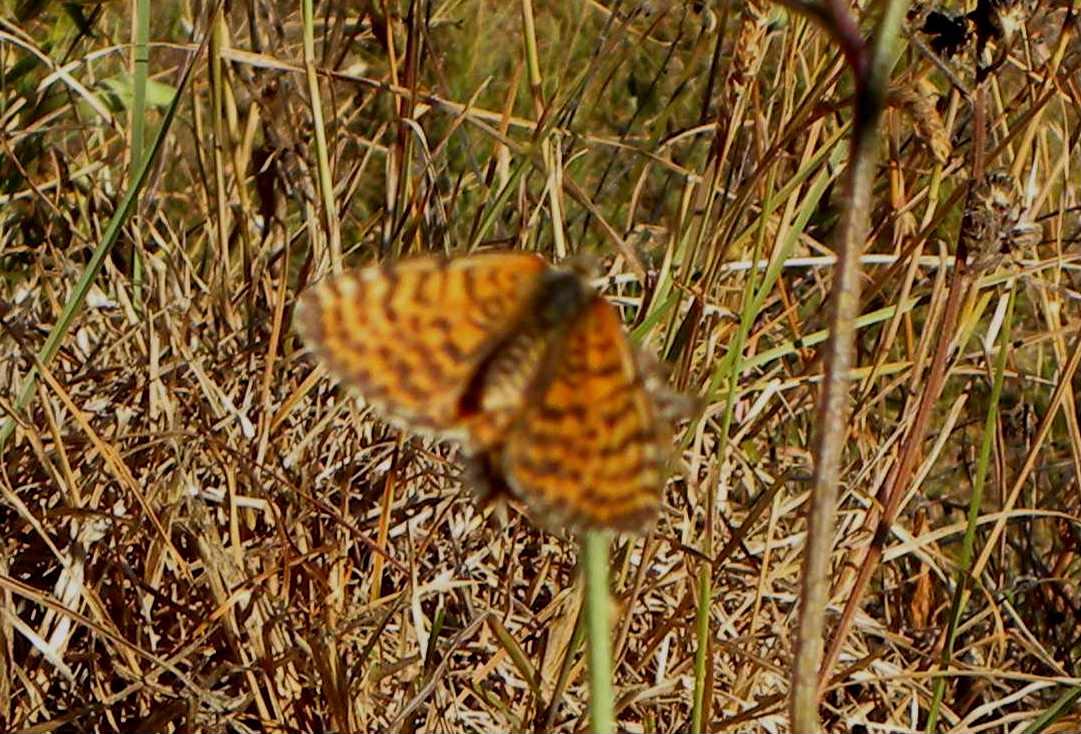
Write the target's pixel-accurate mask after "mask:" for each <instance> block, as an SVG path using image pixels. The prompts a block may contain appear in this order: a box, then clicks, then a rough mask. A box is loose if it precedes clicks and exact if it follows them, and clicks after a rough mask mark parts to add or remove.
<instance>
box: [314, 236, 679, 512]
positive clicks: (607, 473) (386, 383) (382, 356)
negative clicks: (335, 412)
mask: <svg viewBox="0 0 1081 734" xmlns="http://www.w3.org/2000/svg"><path fill="white" fill-rule="evenodd" d="M295 323H296V327H297V330H298V332H299V334H300V335H301V337H302V338H303V340H304V342H305V343H306V344H307V345H308V346H309V347H311V349H312V351H314V352H315V354H316V355H317V356H318V358H319V359H320V360H322V361H323V362H324V363H325V364H326V365H327V366H328V367H329V369H330V371H331V372H332V373H334V374H335V375H336V376H337V377H338V378H339V379H340V380H342V381H343V382H344V383H346V384H348V385H351V386H353V387H354V388H356V390H357V391H358V392H359V394H360V396H361V397H362V398H363V399H364V401H365V402H366V403H367V404H369V405H371V406H372V407H373V408H374V409H375V411H376V412H377V413H378V414H379V415H380V416H381V417H382V418H383V419H384V420H386V421H387V422H389V423H391V424H393V425H396V426H398V427H401V428H404V429H407V430H409V431H412V432H415V433H419V434H422V435H427V436H431V437H435V438H440V439H450V440H454V441H457V442H459V443H460V444H461V445H462V447H463V449H464V451H465V453H466V454H467V455H468V456H469V461H470V464H471V467H472V469H473V472H472V473H473V476H474V477H475V478H477V479H478V480H482V481H483V482H484V483H486V484H487V485H488V488H489V489H490V490H491V491H492V492H494V493H497V494H498V493H502V492H504V491H509V492H510V493H511V494H513V495H514V496H516V497H518V498H519V499H520V500H522V501H523V502H524V503H525V505H526V506H527V508H529V509H530V510H531V514H532V515H533V517H534V520H535V521H537V522H539V524H540V525H542V526H544V527H547V528H549V529H560V528H562V527H567V526H569V527H572V528H579V529H580V528H589V527H607V528H615V529H619V530H628V531H640V530H642V529H643V527H644V526H646V525H648V524H649V523H650V522H651V521H652V519H653V517H654V516H655V515H656V512H657V509H658V506H659V504H660V498H661V489H662V487H663V484H664V479H665V476H664V464H665V462H666V459H667V455H668V451H667V450H666V449H667V447H668V446H670V445H671V442H670V441H669V440H668V437H667V435H666V432H665V431H664V430H663V429H662V428H661V423H662V421H659V420H658V418H657V409H656V405H655V400H654V397H653V394H652V393H651V391H650V390H649V389H647V385H646V378H647V375H646V373H645V371H644V370H643V367H642V359H641V358H640V356H639V355H638V354H637V352H636V351H635V349H634V348H633V347H632V345H631V343H630V342H629V341H628V339H627V336H626V334H625V333H624V331H623V326H622V322H621V320H620V317H619V313H618V312H617V310H616V309H615V307H614V306H613V305H612V304H610V303H609V302H608V301H607V300H605V298H604V297H603V296H601V295H600V294H599V293H597V292H596V291H595V290H594V289H593V288H592V287H591V286H590V284H589V282H588V280H587V279H586V277H585V274H584V273H583V272H581V270H580V269H578V270H576V269H573V268H572V269H564V268H553V267H550V266H549V265H548V263H547V262H546V261H545V260H544V259H543V258H542V257H540V256H538V255H534V254H529V253H517V252H486V253H481V254H472V255H465V256H459V257H455V258H450V259H447V258H443V257H437V256H422V257H414V258H408V259H404V260H400V261H398V262H394V263H384V264H382V265H376V266H371V267H368V268H364V269H360V270H354V271H350V272H346V273H343V274H341V275H336V276H332V277H330V278H327V279H325V280H323V281H322V282H320V283H317V284H316V285H315V286H313V287H311V288H309V289H308V290H307V291H306V292H305V293H303V294H302V295H301V297H300V298H299V299H298V303H297V308H296V315H295Z"/></svg>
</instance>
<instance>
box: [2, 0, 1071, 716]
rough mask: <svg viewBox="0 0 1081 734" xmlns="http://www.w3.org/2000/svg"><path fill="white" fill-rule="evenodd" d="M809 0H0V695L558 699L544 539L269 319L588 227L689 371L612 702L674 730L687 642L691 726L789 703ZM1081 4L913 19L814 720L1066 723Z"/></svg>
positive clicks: (570, 549) (875, 228) (834, 125)
mask: <svg viewBox="0 0 1081 734" xmlns="http://www.w3.org/2000/svg"><path fill="white" fill-rule="evenodd" d="M797 4H798V3H782V4H774V3H767V2H757V1H756V2H747V3H726V2H717V3H712V4H710V3H677V2H670V3H665V2H650V3H634V2H632V3H596V2H567V3H563V2H553V3H530V2H528V1H527V2H522V3H493V2H488V1H487V0H464V1H463V2H434V1H433V2H427V3H419V2H417V3H412V2H401V3H396V4H385V3H359V4H357V3H337V2H325V3H322V4H320V5H318V6H317V7H316V8H315V13H314V15H312V16H311V17H309V18H305V17H304V16H303V15H302V14H301V13H300V12H299V11H297V9H296V8H295V7H294V6H293V5H291V4H280V3H278V4H272V3H243V2H237V3H233V4H232V7H231V8H230V9H229V12H228V13H227V14H225V15H223V16H221V17H220V18H218V20H216V21H215V20H214V18H215V16H214V15H213V13H214V11H215V8H216V6H214V5H211V6H207V5H205V4H202V3H194V4H190V5H189V4H176V5H175V6H174V5H172V4H162V5H160V6H159V5H155V6H154V12H153V14H152V15H150V16H149V29H148V30H149V33H148V37H149V39H150V40H151V42H152V43H151V45H150V47H149V49H145V48H142V47H141V46H140V45H139V38H140V30H139V29H140V27H141V26H140V23H139V22H138V19H139V18H140V17H142V16H143V14H146V13H148V11H149V3H145V4H144V3H134V4H129V3H105V4H100V5H91V4H83V3H71V4H61V3H39V2H33V0H25V1H19V2H8V3H6V4H5V7H4V9H3V11H2V14H0V119H2V120H3V132H2V134H0V187H2V189H0V218H2V219H0V221H2V222H3V224H2V227H0V233H2V234H0V267H2V270H0V272H2V274H3V276H4V280H3V290H2V293H0V303H2V306H0V316H2V330H0V349H2V354H3V358H2V359H0V386H2V388H3V389H2V391H0V408H2V413H3V415H2V416H0V420H2V421H3V424H2V425H3V429H2V432H0V440H2V441H3V445H2V448H0V450H2V457H3V460H2V462H0V527H2V528H3V543H2V545H0V728H2V729H4V730H33V731H52V730H74V731H112V730H125V731H211V730H213V731H224V730H231V731H232V730H236V731H264V730H266V731H295V730H318V731H324V730H337V731H555V730H559V731H571V730H582V729H584V728H585V727H586V726H587V723H586V722H587V714H588V712H587V700H588V689H587V680H586V676H585V665H586V656H585V654H584V646H583V639H582V638H583V634H582V631H581V626H580V624H579V612H580V610H581V606H582V589H581V585H580V583H579V582H578V580H577V578H578V577H577V568H576V563H577V549H576V546H575V544H574V543H572V542H570V541H568V540H564V539H561V538H557V537H554V536H552V535H549V534H544V533H540V532H538V531H536V530H534V529H533V528H532V526H531V525H530V524H529V523H528V522H527V521H526V520H525V518H523V517H522V516H521V515H519V514H518V513H517V512H512V513H511V515H510V522H509V523H508V524H506V525H503V526H501V525H499V524H498V523H496V522H494V521H493V519H492V518H491V517H489V516H486V515H485V514H484V513H482V512H481V511H480V510H479V509H478V508H477V506H476V505H475V504H474V503H473V502H472V500H471V498H470V494H469V490H468V488H463V487H462V486H461V484H460V482H459V481H458V480H457V474H458V469H457V464H456V462H455V458H456V457H455V451H454V449H453V447H451V446H447V445H443V444H432V443H429V442H424V441H421V440H419V439H415V438H411V437H410V436H407V435H402V434H400V433H398V432H397V431H394V430H392V429H389V428H387V427H386V426H385V425H383V424H381V423H379V422H378V421H376V420H374V419H373V418H372V416H371V415H369V414H368V412H366V411H365V410H364V409H363V407H362V406H359V405H357V404H356V403H355V402H354V401H352V400H351V399H350V398H349V396H348V393H347V392H346V391H344V390H341V389H339V388H336V387H335V386H334V385H333V384H332V383H331V382H329V381H328V380H327V379H326V378H325V377H324V376H323V375H322V374H321V372H320V371H318V370H315V369H313V364H312V363H311V361H310V360H308V359H306V358H305V357H304V355H303V354H302V352H301V349H300V346H301V345H300V344H299V343H298V341H297V339H296V337H295V336H294V334H293V332H292V331H291V328H290V324H291V317H292V309H293V304H294V299H295V297H296V295H297V293H298V292H299V291H300V290H302V289H303V288H304V287H305V286H306V285H307V284H309V283H311V282H313V281H314V280H316V279H318V278H319V277H322V276H323V275H324V274H325V273H326V272H328V271H329V270H331V269H332V268H334V267H336V266H337V265H338V264H339V263H345V264H347V265H352V264H361V263H368V262H371V261H374V260H376V259H379V258H383V257H393V256H397V255H401V254H405V253H415V252H421V251H448V252H462V251H466V250H470V249H475V248H478V247H481V248H497V247H498V248H524V249H534V250H538V251H541V252H543V253H545V254H546V255H547V256H548V257H550V258H551V259H553V260H560V259H562V258H563V257H565V256H567V255H569V254H572V253H575V252H579V251H586V252H592V253H595V254H597V255H599V256H600V257H601V258H602V261H603V263H604V266H605V279H604V288H605V292H606V294H607V295H608V296H610V297H611V299H612V300H613V301H614V302H615V303H617V304H619V305H620V306H621V307H622V308H623V313H624V317H625V320H626V322H627V324H628V326H629V329H630V331H631V333H632V334H633V336H634V337H635V339H636V340H638V341H639V342H640V343H641V344H642V345H643V347H644V348H645V349H647V350H648V351H650V352H652V353H654V354H657V355H658V357H659V358H660V360H662V361H663V362H664V363H665V364H666V367H667V370H668V371H669V374H670V381H671V382H672V384H673V385H675V386H677V387H678V388H679V389H681V390H683V391H685V392H686V393H688V394H691V395H694V396H696V397H698V398H699V400H700V401H701V406H702V417H701V420H697V421H694V422H692V423H691V424H690V425H687V426H685V427H684V430H683V431H681V433H680V434H679V435H678V436H677V440H679V441H680V442H681V443H680V446H681V448H682V461H681V462H680V465H679V466H678V467H677V469H676V471H675V472H674V473H673V476H672V478H671V481H670V482H669V485H668V487H667V490H666V494H665V509H664V511H663V513H662V517H661V518H660V520H659V522H658V523H657V526H656V528H655V529H654V532H653V533H651V534H650V535H648V536H644V537H624V538H621V539H620V540H619V541H618V542H617V543H615V544H614V546H613V549H612V562H613V569H612V586H613V594H614V604H615V607H616V611H617V613H616V615H615V618H616V628H615V630H614V661H613V662H614V670H615V676H616V681H615V683H616V706H615V708H616V716H617V719H618V721H619V722H620V726H621V727H622V728H624V729H626V730H628V731H685V730H688V729H689V727H690V724H689V722H690V721H691V720H692V708H693V691H694V690H695V688H696V685H697V686H698V688H699V689H700V690H702V691H703V692H704V696H703V703H702V710H701V711H700V716H701V717H702V721H703V722H704V726H703V728H704V729H707V730H710V731H717V730H736V729H738V730H751V731H777V730H784V729H785V728H786V726H787V709H786V696H787V695H788V691H789V677H790V669H791V665H792V653H793V646H794V620H795V610H796V605H797V600H798V596H799V593H800V568H801V566H800V564H801V557H802V550H803V547H804V538H805V534H806V522H805V511H806V505H807V502H808V497H809V487H810V484H809V482H808V478H809V476H810V470H811V465H812V459H811V455H810V452H809V447H810V446H811V438H812V435H813V433H814V431H815V430H816V428H817V427H816V426H815V425H814V420H813V416H814V405H815V399H816V395H817V385H818V383H819V381H820V379H821V375H822V363H821V349H822V346H823V344H824V343H825V338H826V335H825V333H824V332H823V329H824V328H825V323H826V320H825V313H824V308H825V303H826V300H827V297H828V293H829V288H830V285H831V267H830V265H831V262H832V260H831V255H830V253H831V250H830V247H831V244H832V242H833V236H834V232H835V229H836V227H837V223H838V218H839V213H840V211H841V210H842V209H843V207H844V206H845V203H846V202H845V201H844V197H843V196H841V195H840V189H839V177H840V175H841V172H842V170H843V167H844V159H845V155H846V152H847V148H846V145H845V140H846V138H845V135H846V133H847V127H848V125H849V123H850V121H851V119H850V112H849V110H850V105H849V103H850V101H851V96H852V94H853V89H852V86H851V79H850V77H849V76H848V75H847V74H846V72H845V63H844V60H843V58H842V56H841V54H840V52H839V51H838V49H837V47H836V45H835V43H834V42H833V40H832V39H831V37H830V36H829V35H828V34H827V33H825V32H823V31H822V30H821V29H820V28H819V27H818V26H817V25H816V24H814V23H813V22H811V21H809V20H808V19H807V18H806V17H804V16H801V15H799V14H795V13H792V12H790V11H789V10H788V9H786V8H784V7H782V6H793V5H797ZM388 5H389V6H393V7H392V12H391V14H390V15H385V14H384V10H385V8H386V7H388ZM861 5H865V4H861ZM962 11H964V12H962ZM859 12H860V17H863V18H864V19H865V23H866V24H867V27H868V28H869V27H870V26H871V24H872V22H873V19H874V18H875V17H876V16H875V13H876V9H875V7H874V6H873V5H872V7H870V8H861V10H860V11H859ZM1078 12H1079V4H1078V2H1077V1H1076V0H1071V1H1069V2H1061V1H1060V2H1046V3H1038V4H1036V6H1035V7H1033V4H1031V3H1027V2H1006V1H1005V0H998V2H990V1H989V0H981V2H980V3H968V4H966V5H965V7H964V8H958V7H952V8H939V7H937V6H934V5H927V6H923V5H920V6H919V7H915V8H914V9H913V12H912V13H911V14H910V16H909V18H908V21H907V24H906V29H905V32H904V33H903V34H902V40H903V53H902V56H901V58H900V61H899V62H898V65H897V67H896V69H895V71H894V87H893V89H892V91H891V93H890V98H889V103H888V109H887V112H886V116H885V119H884V123H883V127H882V136H883V137H882V144H883V148H882V153H881V160H882V163H881V166H880V169H879V170H880V172H879V175H878V176H877V177H876V181H875V188H874V190H873V192H872V206H873V209H872V213H871V222H872V232H871V234H870V237H869V238H868V241H867V244H866V247H865V255H864V257H863V272H864V277H863V297H862V300H861V302H860V305H859V306H860V307H859V313H860V314H861V317H860V319H859V321H858V322H857V331H856V364H857V367H856V369H855V370H854V372H853V375H852V377H853V383H852V385H853V387H852V394H851V404H850V411H851V416H852V417H851V421H850V429H849V432H848V437H847V443H846V446H845V451H844V453H843V463H842V475H841V476H842V484H841V499H840V504H839V506H838V510H837V514H836V518H835V526H836V531H835V553H834V556H833V569H834V583H833V586H832V589H831V594H830V600H831V602H830V606H829V609H828V612H829V614H828V617H827V621H828V628H829V630H830V634H831V635H832V637H831V638H830V639H827V640H825V641H824V643H825V645H826V648H827V651H831V650H832V653H833V654H834V656H835V663H834V664H833V665H832V667H831V668H830V672H829V676H828V679H827V681H826V690H825V695H824V698H823V706H822V715H823V725H824V726H825V727H826V728H827V729H829V730H831V731H891V732H892V731H914V730H917V729H923V728H925V727H927V726H929V725H931V726H932V728H935V729H938V730H964V731H996V732H1015V731H1018V732H1020V731H1038V730H1042V731H1070V730H1077V729H1078V728H1079V727H1081V708H1079V706H1081V704H1079V701H1081V672H1079V670H1081V667H1079V666H1081V636H1079V633H1078V630H1081V590H1079V586H1078V583H1079V576H1081V561H1079V560H1078V545H1079V542H1081V483H1079V482H1081V480H1079V477H1081V429H1079V426H1078V423H1079V411H1078V407H1077V399H1078V397H1077V394H1076V392H1077V388H1078V386H1081V378H1079V377H1078V374H1077V368H1078V362H1079V360H1081V337H1079V328H1081V292H1079V291H1081V255H1079V253H1081V246H1079V239H1081V226H1079V212H1081V173H1079V166H1081V158H1079V151H1081V143H1079V140H1081V135H1079V130H1081V114H1079V109H1081V88H1079V86H1078V79H1079V75H1078V71H1079V68H1081V46H1079V43H1078V35H1079V26H1078V23H1079V20H1078ZM966 13H967V14H966ZM525 18H529V19H530V20H529V22H526V20H525ZM212 30H213V31H214V32H213V33H211V31H212ZM132 44H134V45H132ZM306 46H307V49H308V50H307V52H306V51H305V47H306ZM140 51H145V52H147V53H148V57H149V66H148V67H142V66H141V65H140V64H138V63H134V62H133V58H138V57H140ZM144 75H145V76H144ZM144 81H145V84H144ZM177 92H178V93H177ZM981 100H982V101H981ZM313 110H315V111H317V114H316V113H314V112H313ZM144 126H145V128H144ZM161 131H164V132H163V133H162V134H160V135H159V132H161ZM144 160H148V163H147V165H146V166H143V165H141V161H144ZM959 245H960V247H959ZM782 263H783V265H782ZM737 336H738V337H739V338H738V339H737ZM733 344H741V345H742V349H734V348H732V345H733ZM883 518H885V521H884V522H881V521H883ZM876 530H877V533H876ZM703 569H705V571H706V573H707V575H708V578H709V581H710V583H709V589H710V593H709V596H708V599H707V600H706V601H707V602H708V604H706V605H704V606H703V609H704V610H705V611H706V612H707V614H706V617H705V618H704V619H705V621H706V624H705V625H699V624H698V623H697V622H698V620H696V613H697V609H698V607H699V598H698V590H699V588H700V583H699V579H700V575H701V573H702V571H703ZM861 579H862V583H861ZM846 604H850V613H851V616H850V617H847V618H846V617H845V616H844V609H845V605H846ZM843 619H847V621H845V622H842V620H843ZM702 646H704V649H705V650H706V652H707V654H706V655H705V657H704V661H705V664H704V667H703V666H700V667H699V668H697V669H696V666H695V653H696V650H698V649H699V648H700V647H702ZM932 717H935V718H932Z"/></svg>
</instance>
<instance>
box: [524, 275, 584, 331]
mask: <svg viewBox="0 0 1081 734" xmlns="http://www.w3.org/2000/svg"><path fill="white" fill-rule="evenodd" d="M594 295H595V294H594V293H593V290H592V288H590V287H589V284H588V283H586V282H585V280H584V279H583V278H582V277H581V276H580V275H578V274H577V273H574V272H569V271H565V270H550V271H548V272H547V273H545V274H544V275H543V276H542V278H541V282H540V284H539V286H538V288H537V294H536V296H535V298H536V300H535V302H534V303H535V309H536V311H535V312H536V315H537V318H538V320H539V321H540V323H541V324H542V325H543V326H546V327H555V326H560V325H563V324H568V323H570V322H571V321H573V320H574V318H575V317H576V316H578V314H580V313H581V312H582V310H583V309H584V308H585V307H586V306H587V305H588V304H589V302H590V301H591V300H592V299H593V297H594Z"/></svg>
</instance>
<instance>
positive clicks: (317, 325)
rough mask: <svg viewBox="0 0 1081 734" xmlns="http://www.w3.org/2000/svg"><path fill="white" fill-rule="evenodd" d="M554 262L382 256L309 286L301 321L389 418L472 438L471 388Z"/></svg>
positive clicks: (523, 257) (519, 257)
mask: <svg viewBox="0 0 1081 734" xmlns="http://www.w3.org/2000/svg"><path fill="white" fill-rule="evenodd" d="M547 269H548V266H547V264H546V263H545V261H544V260H543V259H542V258H540V257H538V256H536V255H531V254H526V253H491V254H478V255H469V256H464V257H459V258H455V259H450V260H446V259H443V258H438V257H420V258H413V259H408V260H403V261H401V262H399V263H397V264H391V265H383V266H374V267H370V268H366V269H362V270H356V271H352V272H349V273H344V274H342V275H338V276H335V277H331V278H328V279H326V280H325V281H323V282H321V283H319V284H317V285H315V286H314V287H313V288H311V289H309V290H308V291H307V292H305V293H304V294H303V295H302V296H301V298H300V301H299V303H298V304H297V313H296V324H297V328H298V331H299V332H300V335H301V337H302V338H303V339H304V342H305V343H306V344H307V345H309V346H310V347H312V348H313V351H315V353H316V354H317V355H318V357H319V358H320V359H321V360H322V361H323V362H324V363H325V364H326V365H327V366H328V367H329V368H330V370H331V371H332V372H333V373H334V374H335V375H336V376H337V377H338V378H340V379H341V380H343V381H344V382H346V383H348V384H350V385H352V386H354V387H355V388H356V389H357V391H358V392H359V393H360V395H361V396H362V397H363V398H364V400H365V401H366V402H367V403H369V404H371V405H373V406H374V407H375V408H376V409H377V410H378V411H379V412H380V413H381V414H382V415H383V416H384V417H386V418H387V419H389V420H390V421H391V422H394V423H396V424H398V425H400V426H402V427H404V428H408V429H411V430H416V431H425V432H430V433H432V434H435V435H439V436H445V437H451V438H456V439H458V440H461V441H464V442H466V443H467V444H468V443H469V439H470V436H469V435H468V434H469V430H468V427H467V425H466V423H465V421H464V420H463V416H462V415H461V409H462V399H463V395H464V393H465V391H466V390H468V388H469V384H470V381H471V380H472V379H473V378H474V376H475V374H476V372H477V370H478V368H479V367H480V365H481V364H482V363H483V362H484V361H485V360H486V359H487V358H489V357H490V355H491V353H492V352H493V351H494V350H496V349H498V347H499V345H500V344H501V343H502V342H503V341H504V339H505V336H506V333H507V331H508V330H509V329H511V328H513V325H514V324H515V323H516V321H517V320H518V318H519V317H520V315H521V314H522V312H523V310H524V309H527V308H529V305H530V303H531V297H532V294H533V292H534V290H535V288H536V284H537V282H538V279H539V278H540V276H541V275H542V274H543V273H544V272H545V271H546V270H547Z"/></svg>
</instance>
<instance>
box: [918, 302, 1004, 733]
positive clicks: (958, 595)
mask: <svg viewBox="0 0 1081 734" xmlns="http://www.w3.org/2000/svg"><path fill="white" fill-rule="evenodd" d="M1009 298H1010V301H1009V305H1008V306H1007V308H1006V318H1005V319H1004V320H1003V323H1002V331H1001V332H1000V334H999V342H998V343H999V347H998V358H997V359H996V360H995V376H994V382H993V383H992V385H991V398H990V400H989V404H988V406H987V417H986V418H985V420H984V424H983V439H982V441H981V443H980V454H979V458H978V460H977V464H976V477H975V480H974V481H973V483H972V496H971V497H970V498H969V502H968V524H967V526H966V527H965V537H964V540H963V541H962V543H961V557H960V558H959V559H958V561H957V582H956V585H955V587H954V590H953V603H952V604H951V607H950V617H949V626H948V628H947V630H946V644H945V645H943V646H942V657H941V659H940V660H939V666H940V667H941V668H942V670H945V669H946V668H948V667H949V665H950V660H951V659H952V657H953V647H954V643H955V642H956V639H957V627H958V625H959V624H960V623H961V616H962V615H963V614H964V612H965V606H966V604H967V603H968V596H969V594H968V588H969V583H970V577H969V574H970V573H971V569H972V556H973V549H974V548H975V547H976V523H977V521H978V520H979V518H980V509H981V508H982V507H983V490H984V487H985V486H986V485H987V473H988V469H989V468H990V465H991V449H992V447H993V446H994V443H995V434H996V430H995V429H996V426H997V425H998V403H999V398H1000V397H1001V395H1002V384H1003V382H1005V378H1006V358H1007V357H1008V355H1009V351H1010V349H1009V347H1010V331H1011V327H1012V326H1013V306H1014V302H1015V298H1014V293H1013V291H1011V292H1010V296H1009ZM945 691H946V678H945V676H939V677H938V678H935V684H934V698H933V699H932V701H931V710H930V711H929V712H928V714H927V727H926V730H927V731H929V732H930V731H935V728H936V726H937V724H938V711H939V707H940V706H941V705H942V697H943V694H944V693H945Z"/></svg>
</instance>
